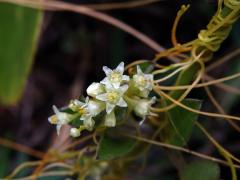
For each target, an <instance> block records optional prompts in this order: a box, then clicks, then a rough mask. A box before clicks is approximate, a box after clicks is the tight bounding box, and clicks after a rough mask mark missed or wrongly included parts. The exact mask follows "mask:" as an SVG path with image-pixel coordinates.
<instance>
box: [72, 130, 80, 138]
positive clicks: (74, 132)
mask: <svg viewBox="0 0 240 180" xmlns="http://www.w3.org/2000/svg"><path fill="white" fill-rule="evenodd" d="M70 135H71V136H72V137H79V136H80V131H79V129H77V128H71V129H70Z"/></svg>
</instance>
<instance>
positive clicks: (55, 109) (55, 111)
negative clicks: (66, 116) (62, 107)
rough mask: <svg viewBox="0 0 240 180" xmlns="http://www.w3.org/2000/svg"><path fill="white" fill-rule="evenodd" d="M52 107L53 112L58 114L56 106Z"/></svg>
mask: <svg viewBox="0 0 240 180" xmlns="http://www.w3.org/2000/svg"><path fill="white" fill-rule="evenodd" d="M52 108H53V112H54V113H55V114H58V113H59V110H58V108H57V106H55V105H53V107H52Z"/></svg>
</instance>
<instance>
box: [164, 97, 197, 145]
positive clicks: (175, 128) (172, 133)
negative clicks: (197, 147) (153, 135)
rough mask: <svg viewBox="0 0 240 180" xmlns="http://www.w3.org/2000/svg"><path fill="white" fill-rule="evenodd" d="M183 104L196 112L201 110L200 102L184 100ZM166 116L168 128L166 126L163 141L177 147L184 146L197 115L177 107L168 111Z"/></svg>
mask: <svg viewBox="0 0 240 180" xmlns="http://www.w3.org/2000/svg"><path fill="white" fill-rule="evenodd" d="M183 104H185V105H186V106H188V107H191V108H193V109H197V110H199V109H200V108H201V101H199V100H192V99H186V100H184V101H183ZM167 116H168V119H169V126H167V136H166V137H165V141H166V142H168V143H170V144H174V145H177V146H184V145H185V144H186V142H187V141H188V139H189V137H190V135H191V133H192V129H193V126H194V122H195V121H196V120H197V118H198V114H196V113H193V112H190V111H188V110H185V109H183V108H181V107H179V106H177V107H175V108H173V109H171V110H169V111H168V112H167Z"/></svg>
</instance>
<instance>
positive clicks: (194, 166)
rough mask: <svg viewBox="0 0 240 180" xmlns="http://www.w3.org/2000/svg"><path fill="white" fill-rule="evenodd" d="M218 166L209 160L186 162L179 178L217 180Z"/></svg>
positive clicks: (184, 179) (183, 179) (185, 179)
mask: <svg viewBox="0 0 240 180" xmlns="http://www.w3.org/2000/svg"><path fill="white" fill-rule="evenodd" d="M219 174H220V169H219V166H218V165H217V164H216V163H214V162H210V161H197V162H192V163H190V164H188V165H187V166H186V167H185V168H184V170H183V171H182V172H181V175H180V176H181V180H193V179H194V180H203V179H204V180H218V179H219Z"/></svg>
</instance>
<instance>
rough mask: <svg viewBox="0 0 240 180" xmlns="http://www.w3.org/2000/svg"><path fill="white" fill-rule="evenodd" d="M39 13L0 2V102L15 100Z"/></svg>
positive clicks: (34, 41)
mask: <svg viewBox="0 0 240 180" xmlns="http://www.w3.org/2000/svg"><path fill="white" fill-rule="evenodd" d="M41 20H42V12H41V11H39V10H33V9H29V8H25V7H21V6H17V5H12V4H5V3H0V23H1V26H0V103H2V104H5V105H9V104H14V103H16V102H17V100H19V98H20V97H21V94H22V92H23V89H24V86H25V84H26V80H27V77H28V74H29V71H30V68H31V64H32V60H33V57H34V53H35V49H36V45H37V39H38V35H39V31H40V27H41Z"/></svg>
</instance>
